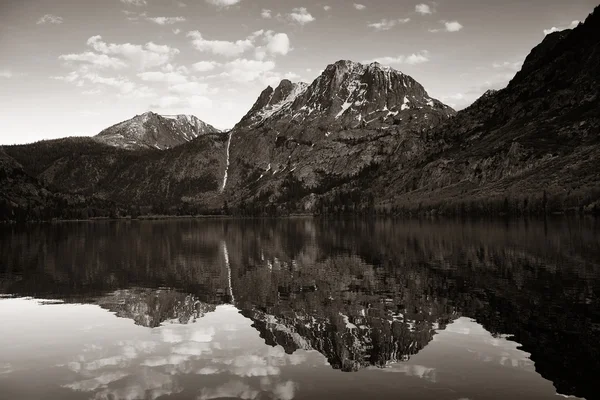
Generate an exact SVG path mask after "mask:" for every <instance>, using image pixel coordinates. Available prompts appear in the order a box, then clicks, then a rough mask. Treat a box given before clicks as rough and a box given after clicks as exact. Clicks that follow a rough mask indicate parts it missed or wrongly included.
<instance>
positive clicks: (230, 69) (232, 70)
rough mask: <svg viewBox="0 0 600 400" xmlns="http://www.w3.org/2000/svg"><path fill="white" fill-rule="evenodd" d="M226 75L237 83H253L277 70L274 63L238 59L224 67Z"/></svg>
mask: <svg viewBox="0 0 600 400" xmlns="http://www.w3.org/2000/svg"><path fill="white" fill-rule="evenodd" d="M224 68H225V74H227V76H229V77H230V78H231V79H233V80H234V81H237V82H251V81H254V80H257V79H259V78H261V77H263V76H264V74H265V73H267V72H270V71H272V70H273V69H275V63H274V62H273V61H259V60H248V59H245V58H238V59H236V60H233V61H230V62H228V63H226V64H225V65H224Z"/></svg>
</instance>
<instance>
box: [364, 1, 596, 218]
mask: <svg viewBox="0 0 600 400" xmlns="http://www.w3.org/2000/svg"><path fill="white" fill-rule="evenodd" d="M599 38H600V8H597V9H596V10H595V11H594V13H593V14H592V15H590V16H589V17H588V18H587V20H586V21H585V23H584V24H581V25H579V26H578V27H577V28H575V29H573V30H566V31H563V32H556V33H553V34H550V35H548V36H546V38H545V39H544V41H543V42H542V43H541V44H540V45H539V46H537V47H536V48H535V49H533V50H532V52H531V54H530V55H529V56H528V57H527V59H526V60H525V63H524V65H523V68H522V70H521V71H520V72H519V73H518V74H517V75H516V76H515V78H514V79H513V80H512V81H511V82H510V84H509V85H508V87H507V88H506V89H503V90H500V91H496V92H488V93H486V94H485V95H484V96H483V97H482V98H481V99H479V100H478V101H476V102H475V103H474V104H473V105H472V106H471V107H469V108H467V109H466V110H463V111H461V112H459V113H458V114H457V116H456V117H455V118H453V119H452V120H450V121H448V122H447V123H445V124H442V125H441V126H439V127H438V128H436V129H434V130H432V131H431V132H430V140H429V143H428V145H427V147H428V151H426V152H424V153H423V154H422V155H421V156H420V157H417V158H416V159H414V160H407V159H406V158H405V157H403V156H402V155H397V156H395V157H392V159H390V162H389V164H387V166H384V167H382V168H381V169H380V170H379V172H380V174H374V175H373V177H374V179H375V183H374V184H373V183H369V186H370V187H371V188H373V190H374V192H375V193H385V198H386V200H387V201H386V202H385V203H384V204H385V205H386V207H394V206H396V207H399V208H400V207H403V208H405V209H412V210H416V209H418V208H420V209H421V210H424V209H431V208H437V209H438V211H443V212H449V213H461V212H462V213H471V214H473V213H498V212H506V213H517V212H536V213H541V212H552V211H561V210H566V209H573V210H577V211H580V210H582V211H583V210H587V211H591V210H592V209H594V207H596V210H597V209H598V208H599V207H600V206H599V204H598V199H599V198H600V186H599V182H600V175H599V174H600V170H599V169H598V168H597V167H596V165H595V164H596V160H598V159H599V158H600V153H599V151H600V142H599V138H600V137H599V136H598V132H599V130H600V111H599V110H600V97H599V96H598V91H597V87H598V86H599V83H600V82H599V80H598V74H597V73H596V72H595V71H597V70H598V69H599V68H600V39H599ZM392 166H395V167H392Z"/></svg>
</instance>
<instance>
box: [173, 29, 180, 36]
mask: <svg viewBox="0 0 600 400" xmlns="http://www.w3.org/2000/svg"><path fill="white" fill-rule="evenodd" d="M173 33H174V34H176V35H179V34H180V33H181V29H179V28H176V29H173Z"/></svg>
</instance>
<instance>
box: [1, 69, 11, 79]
mask: <svg viewBox="0 0 600 400" xmlns="http://www.w3.org/2000/svg"><path fill="white" fill-rule="evenodd" d="M13 76H14V74H13V73H12V71H11V70H8V69H0V78H7V79H9V78H12V77H13Z"/></svg>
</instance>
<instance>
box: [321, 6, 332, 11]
mask: <svg viewBox="0 0 600 400" xmlns="http://www.w3.org/2000/svg"><path fill="white" fill-rule="evenodd" d="M323 10H325V11H329V10H331V6H323Z"/></svg>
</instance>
